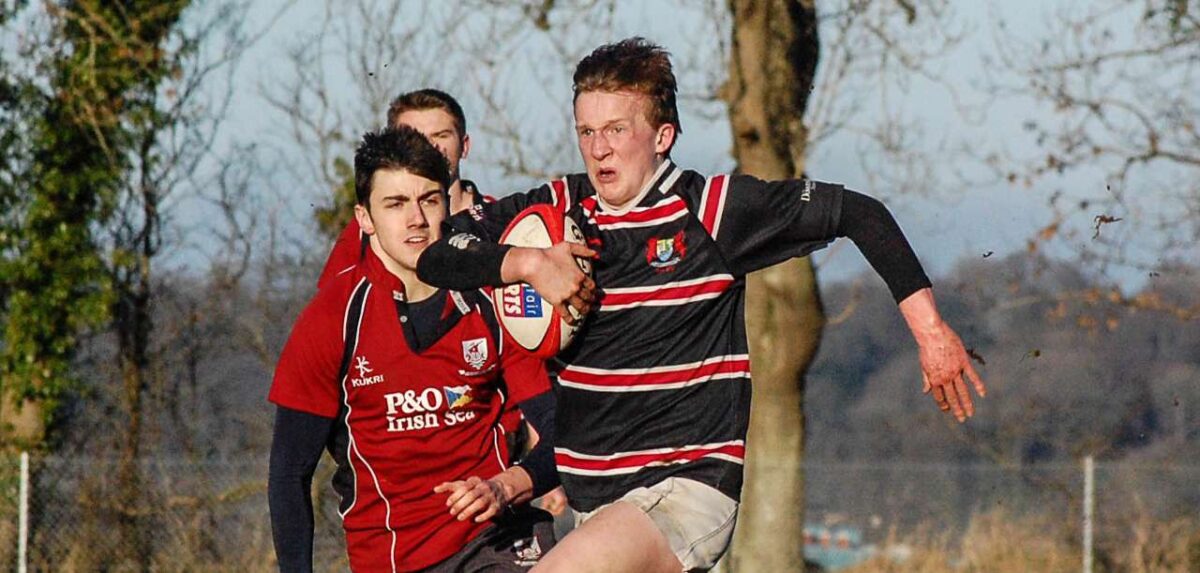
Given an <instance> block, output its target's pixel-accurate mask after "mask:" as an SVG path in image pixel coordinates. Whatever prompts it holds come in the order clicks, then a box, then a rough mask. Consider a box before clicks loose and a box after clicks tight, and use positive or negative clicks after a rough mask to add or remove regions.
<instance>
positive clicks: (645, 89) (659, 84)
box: [574, 37, 683, 133]
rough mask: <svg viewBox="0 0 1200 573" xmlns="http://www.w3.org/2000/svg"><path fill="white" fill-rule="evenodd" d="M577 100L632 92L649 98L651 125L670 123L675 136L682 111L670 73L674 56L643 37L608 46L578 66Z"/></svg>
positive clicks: (680, 128)
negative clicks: (591, 95)
mask: <svg viewBox="0 0 1200 573" xmlns="http://www.w3.org/2000/svg"><path fill="white" fill-rule="evenodd" d="M574 79H575V98H576V99H578V98H579V94H581V93H584V92H594V91H604V92H619V91H631V92H635V93H639V94H642V95H645V96H647V97H649V98H650V103H651V105H650V112H649V113H650V116H649V117H647V118H646V119H647V120H648V121H649V122H650V124H651V125H652V126H653V127H655V128H657V127H658V126H660V125H662V124H664V123H669V124H671V125H674V126H675V131H676V133H683V127H682V126H680V125H679V108H678V107H676V105H675V92H676V86H675V73H674V72H673V71H671V54H670V53H668V52H667V50H666V49H664V48H663V47H662V46H659V45H658V44H655V43H654V42H651V41H649V40H647V39H645V38H642V37H633V38H627V39H624V40H621V41H620V42H617V43H615V44H605V45H603V46H600V47H599V48H596V49H595V50H593V51H592V53H591V54H588V55H587V57H585V58H584V59H582V60H580V61H579V65H578V66H575V78H574Z"/></svg>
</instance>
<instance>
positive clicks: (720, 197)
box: [698, 173, 732, 241]
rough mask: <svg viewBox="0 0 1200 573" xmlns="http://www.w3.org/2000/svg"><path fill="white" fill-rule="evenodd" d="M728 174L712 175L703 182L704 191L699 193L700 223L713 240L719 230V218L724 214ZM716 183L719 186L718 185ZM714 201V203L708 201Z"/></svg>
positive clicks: (729, 177) (727, 194)
mask: <svg viewBox="0 0 1200 573" xmlns="http://www.w3.org/2000/svg"><path fill="white" fill-rule="evenodd" d="M730 179H732V177H731V176H730V175H729V174H724V173H723V174H720V175H713V176H712V177H709V178H708V180H707V181H705V182H704V193H703V194H701V195H700V208H699V209H698V210H699V212H700V213H699V215H700V223H701V224H702V225H704V228H705V229H707V230H708V234H709V236H711V237H712V238H713V240H714V241H715V240H716V239H717V234H718V233H720V231H721V218H722V217H723V216H724V215H725V198H726V197H728V196H729V193H728V191H729V180H730ZM718 184H720V186H719V187H718ZM712 201H715V202H716V203H710V202H712Z"/></svg>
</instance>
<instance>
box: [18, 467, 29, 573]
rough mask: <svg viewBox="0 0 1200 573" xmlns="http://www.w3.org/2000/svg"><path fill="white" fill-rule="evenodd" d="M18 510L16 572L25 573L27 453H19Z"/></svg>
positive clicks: (27, 510)
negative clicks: (19, 483) (19, 482)
mask: <svg viewBox="0 0 1200 573" xmlns="http://www.w3.org/2000/svg"><path fill="white" fill-rule="evenodd" d="M18 497H20V502H19V504H20V509H19V510H18V517H17V572H18V573H25V572H26V570H27V567H28V565H27V564H28V562H29V559H28V551H29V452H21V486H20V491H19V493H18Z"/></svg>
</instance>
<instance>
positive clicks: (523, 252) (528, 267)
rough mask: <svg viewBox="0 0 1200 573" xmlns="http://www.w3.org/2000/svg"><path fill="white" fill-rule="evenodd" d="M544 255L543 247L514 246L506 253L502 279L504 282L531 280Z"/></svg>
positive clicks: (501, 268) (501, 271) (502, 266)
mask: <svg viewBox="0 0 1200 573" xmlns="http://www.w3.org/2000/svg"><path fill="white" fill-rule="evenodd" d="M544 257H545V254H543V253H542V250H541V249H533V248H529V247H513V248H511V249H509V250H508V252H507V253H505V255H504V262H503V264H502V265H501V266H500V279H501V280H502V281H504V284H512V283H519V282H529V277H531V276H533V274H534V272H536V270H537V268H538V266H539V265H540V264H541V262H542V261H541V259H543V258H544Z"/></svg>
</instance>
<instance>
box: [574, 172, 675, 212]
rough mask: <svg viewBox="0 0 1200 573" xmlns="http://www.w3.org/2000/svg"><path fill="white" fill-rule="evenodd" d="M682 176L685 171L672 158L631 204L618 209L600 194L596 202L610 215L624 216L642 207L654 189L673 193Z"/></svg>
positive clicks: (651, 178)
mask: <svg viewBox="0 0 1200 573" xmlns="http://www.w3.org/2000/svg"><path fill="white" fill-rule="evenodd" d="M682 174H683V170H682V169H680V168H679V167H678V166H676V165H675V162H674V161H671V159H670V158H667V159H664V160H663V162H662V163H661V164H660V165H659V166H658V169H656V170H655V171H654V175H653V176H652V177H650V181H649V182H647V183H646V186H645V187H642V190H641V191H638V194H637V196H636V197H634V199H633V200H632V201H630V202H629V203H626V204H625V206H624V207H622V208H620V209H617V208H615V207H613V206H612V205H609V204H608V203H605V202H604V199H603V198H602V197H600V194H599V193H597V194H596V202H597V203H599V204H600V207H601V208H602V209H603V210H604V212H605V213H607V214H609V215H614V216H620V215H624V214H626V213H628V212H630V211H632V210H633V209H634V208H636V207H637V206H638V205H641V204H642V201H644V200H645V199H646V196H647V195H649V194H650V191H652V190H654V189H657V190H658V191H659V192H660V193H669V192H670V191H671V187H672V186H674V185H675V182H676V181H678V180H679V176H680V175H682Z"/></svg>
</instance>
